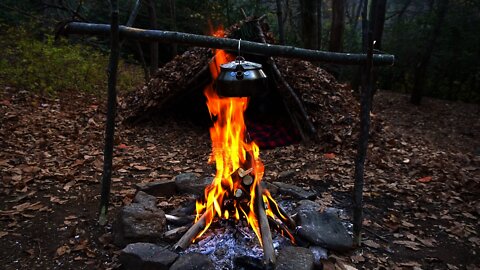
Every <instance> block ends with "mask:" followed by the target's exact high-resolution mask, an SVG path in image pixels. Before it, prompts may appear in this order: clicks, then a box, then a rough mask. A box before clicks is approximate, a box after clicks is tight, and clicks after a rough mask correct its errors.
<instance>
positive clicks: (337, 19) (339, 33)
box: [329, 0, 345, 52]
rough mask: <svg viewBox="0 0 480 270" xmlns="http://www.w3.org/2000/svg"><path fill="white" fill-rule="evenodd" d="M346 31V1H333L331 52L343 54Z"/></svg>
mask: <svg viewBox="0 0 480 270" xmlns="http://www.w3.org/2000/svg"><path fill="white" fill-rule="evenodd" d="M344 30H345V0H332V27H331V29H330V45H329V51H331V52H341V51H342V49H343V32H344Z"/></svg>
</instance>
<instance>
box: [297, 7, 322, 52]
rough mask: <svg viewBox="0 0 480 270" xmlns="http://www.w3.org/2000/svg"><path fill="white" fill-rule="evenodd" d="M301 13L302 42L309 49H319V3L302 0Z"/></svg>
mask: <svg viewBox="0 0 480 270" xmlns="http://www.w3.org/2000/svg"><path fill="white" fill-rule="evenodd" d="M300 12H301V16H302V20H301V21H302V41H303V47H304V48H307V49H316V48H317V44H318V41H317V33H318V32H317V28H318V23H317V19H318V18H317V1H316V0H300Z"/></svg>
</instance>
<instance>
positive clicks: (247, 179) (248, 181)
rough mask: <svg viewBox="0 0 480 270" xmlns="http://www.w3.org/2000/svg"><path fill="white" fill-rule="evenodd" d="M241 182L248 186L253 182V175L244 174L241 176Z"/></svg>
mask: <svg viewBox="0 0 480 270" xmlns="http://www.w3.org/2000/svg"><path fill="white" fill-rule="evenodd" d="M242 183H243V184H244V185H245V186H250V185H251V184H252V183H253V177H252V176H250V175H246V176H245V177H243V178H242Z"/></svg>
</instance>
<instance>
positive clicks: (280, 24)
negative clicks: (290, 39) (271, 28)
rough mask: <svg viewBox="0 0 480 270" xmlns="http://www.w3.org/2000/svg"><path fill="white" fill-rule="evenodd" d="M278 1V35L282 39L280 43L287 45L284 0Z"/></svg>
mask: <svg viewBox="0 0 480 270" xmlns="http://www.w3.org/2000/svg"><path fill="white" fill-rule="evenodd" d="M276 2H277V20H278V36H279V39H280V44H281V45H285V28H284V26H283V12H282V0H276Z"/></svg>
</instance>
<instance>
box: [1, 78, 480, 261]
mask: <svg viewBox="0 0 480 270" xmlns="http://www.w3.org/2000/svg"><path fill="white" fill-rule="evenodd" d="M1 91H2V92H1V93H0V94H1V96H0V138H1V139H0V177H1V179H0V180H1V182H0V201H2V202H3V203H2V204H1V205H0V265H2V268H4V269H28V268H30V269H111V268H116V267H118V261H117V256H118V253H119V249H118V248H116V247H115V246H113V245H112V244H111V228H110V226H107V227H106V228H102V227H99V226H98V225H97V224H96V220H97V210H98V209H97V208H98V199H99V195H98V194H99V179H100V176H101V169H102V152H103V123H104V119H105V117H104V116H105V109H104V108H105V107H104V105H103V100H100V99H98V98H96V97H92V96H87V95H85V94H76V93H68V94H60V96H59V97H58V98H57V99H39V98H36V97H31V96H29V95H28V94H27V93H23V92H20V93H16V94H13V93H14V92H15V91H13V89H9V88H7V87H3V88H2V90H1ZM479 114H480V107H479V106H478V105H469V104H462V103H451V102H450V103H449V102H445V101H440V100H431V99H427V100H426V101H425V104H424V105H423V106H421V107H413V106H411V105H409V104H408V102H407V97H405V96H403V95H398V94H392V93H381V94H379V95H378V96H377V97H376V102H375V105H374V112H373V119H374V124H373V127H372V138H371V142H370V145H369V156H368V162H367V167H366V186H365V222H364V224H365V234H364V242H363V246H362V247H361V248H359V249H357V250H355V251H352V252H350V253H348V254H332V255H331V256H330V259H329V260H328V261H327V262H325V268H326V269H334V268H332V267H335V266H337V267H343V269H345V268H347V267H348V266H351V267H355V268H358V269H361V268H365V269H372V268H382V267H383V268H386V269H420V268H421V269H479V268H478V265H480V259H479V257H480V256H479V253H480V235H479V232H480V226H479V217H480V195H479V194H480V140H479V139H478V138H479V136H480V120H479V117H478V115H479ZM116 135H117V136H116V141H115V145H116V146H115V159H114V168H115V172H114V178H113V195H112V203H113V205H114V207H112V208H111V209H112V210H111V214H110V216H111V217H110V220H113V216H114V213H115V210H116V209H118V207H119V206H121V205H123V204H128V203H130V201H131V200H132V197H133V195H134V193H135V184H138V183H141V182H148V181H153V180H158V179H170V178H172V177H173V176H175V175H177V174H179V173H181V172H195V173H198V174H200V175H210V174H212V173H213V168H212V167H211V165H208V164H207V160H208V155H209V151H210V143H209V135H208V133H207V130H206V129H205V128H199V127H194V126H192V125H191V124H189V123H179V122H173V121H171V122H165V123H157V124H156V125H153V124H149V125H144V126H137V127H129V126H125V125H120V126H118V127H117V133H116ZM353 138H354V137H353ZM335 149H336V150H335ZM354 156H355V151H354V149H342V148H329V149H328V150H326V149H324V148H322V147H320V146H318V145H307V146H303V145H294V146H289V147H284V148H277V149H273V150H266V151H263V152H262V158H263V160H264V162H265V165H266V175H265V179H266V180H274V179H276V176H277V175H278V174H279V173H281V172H283V171H287V170H291V171H293V172H294V173H293V176H291V179H289V180H287V181H289V182H292V183H295V184H296V185H299V186H304V187H306V188H311V189H314V190H315V191H317V192H318V194H319V197H318V199H317V201H318V202H320V203H321V204H322V205H324V206H325V207H327V206H333V207H339V208H344V209H346V210H347V214H349V210H348V209H350V202H351V200H350V192H351V189H352V186H353V180H352V178H353V169H354V167H353V161H354ZM183 200H185V198H184V197H178V198H160V199H159V205H160V206H161V207H162V208H164V209H167V210H168V209H171V208H174V207H175V206H177V205H178V204H179V203H180V202H182V201H183ZM347 218H348V217H347ZM340 269H342V268H340ZM350 269H353V268H350Z"/></svg>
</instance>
